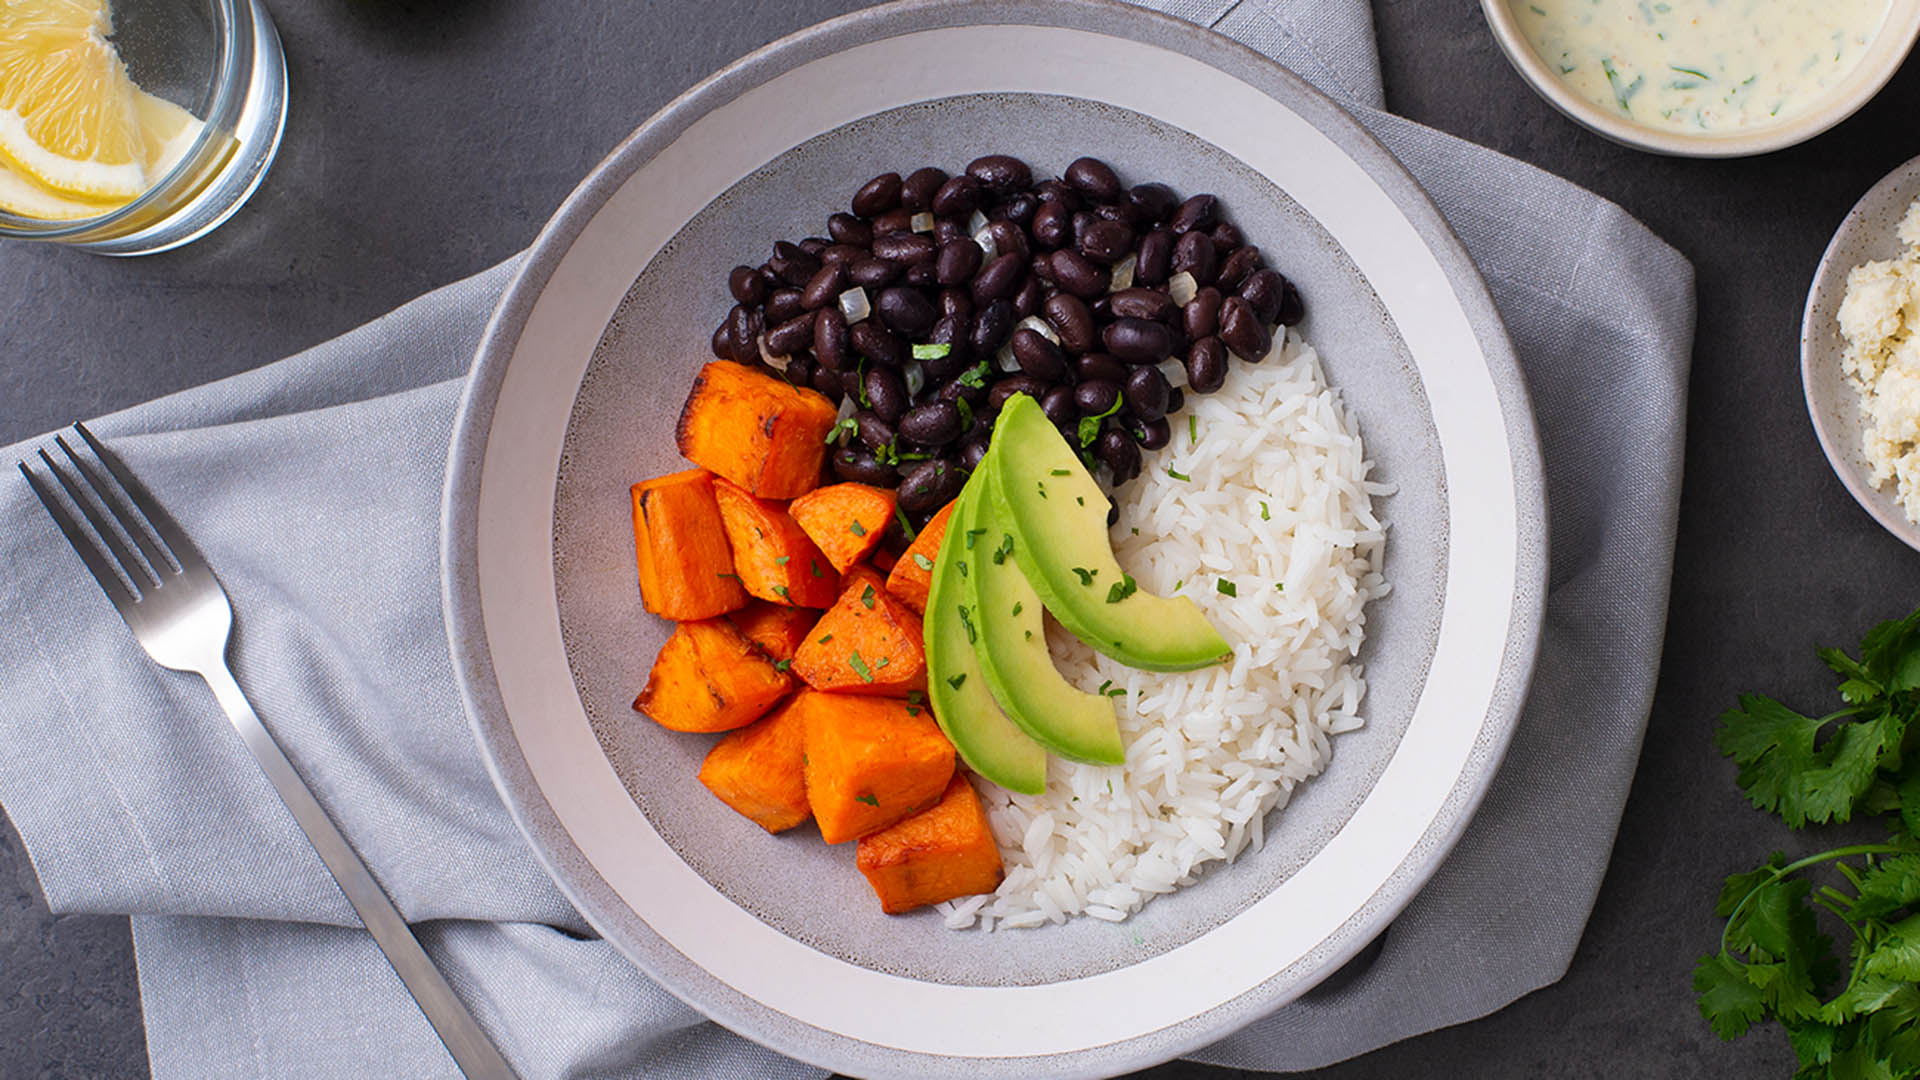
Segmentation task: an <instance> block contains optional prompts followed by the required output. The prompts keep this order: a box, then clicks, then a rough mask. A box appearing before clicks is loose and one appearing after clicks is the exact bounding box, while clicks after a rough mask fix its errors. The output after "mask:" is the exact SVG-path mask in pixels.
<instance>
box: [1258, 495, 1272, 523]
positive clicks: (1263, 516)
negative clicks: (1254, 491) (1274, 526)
mask: <svg viewBox="0 0 1920 1080" xmlns="http://www.w3.org/2000/svg"><path fill="white" fill-rule="evenodd" d="M1260 520H1261V521H1272V520H1273V511H1271V510H1268V509H1267V500H1265V499H1261V500H1260Z"/></svg>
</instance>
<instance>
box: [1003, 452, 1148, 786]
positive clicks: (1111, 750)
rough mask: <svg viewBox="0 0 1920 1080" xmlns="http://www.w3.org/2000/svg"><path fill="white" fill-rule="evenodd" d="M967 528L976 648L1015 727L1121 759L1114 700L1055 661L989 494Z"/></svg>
mask: <svg viewBox="0 0 1920 1080" xmlns="http://www.w3.org/2000/svg"><path fill="white" fill-rule="evenodd" d="M994 445H995V447H998V446H999V442H998V440H995V443H994ZM999 457H1000V454H999V451H998V450H997V449H994V450H989V451H987V456H986V458H985V459H984V460H982V461H981V462H980V468H979V469H978V470H977V471H976V472H975V473H974V477H975V479H974V483H975V484H977V485H978V486H980V487H981V488H982V490H983V492H985V491H991V490H992V485H993V483H994V477H995V476H996V475H997V474H998V470H999V469H1000V468H1001V467H1002V465H1003V464H1004V463H1003V462H1001V461H999V460H998V459H999ZM968 528H969V529H970V530H976V531H974V532H973V535H974V536H975V537H976V538H977V539H976V542H975V543H974V546H973V550H972V551H971V552H970V553H969V554H970V556H971V558H970V559H969V564H970V567H971V569H970V571H969V573H968V574H967V575H966V583H967V587H968V589H969V591H970V594H971V595H972V598H973V611H974V615H973V621H974V623H975V624H976V625H977V627H978V629H979V641H978V642H976V643H975V645H974V655H975V656H976V657H977V658H978V659H979V661H980V668H981V670H982V671H984V672H985V673H986V676H987V685H988V686H989V687H990V688H992V690H993V696H994V698H995V699H996V700H998V701H999V702H1000V705H1001V707H1002V708H1004V709H1005V710H1006V714H1007V715H1008V716H1009V717H1011V718H1012V719H1013V722H1014V723H1015V724H1018V725H1019V726H1020V730H1022V731H1024V732H1026V733H1027V734H1028V735H1030V736H1032V738H1033V740H1034V741H1035V742H1037V743H1039V744H1040V745H1042V746H1044V747H1046V748H1047V749H1049V750H1051V751H1053V752H1054V753H1056V754H1064V755H1065V756H1067V757H1070V758H1077V759H1079V760H1081V761H1091V762H1093V763H1095V764H1097V765H1119V764H1121V763H1123V762H1124V761H1126V759H1127V751H1126V747H1124V746H1122V745H1121V744H1120V724H1119V721H1118V720H1117V719H1115V717H1114V711H1113V699H1112V698H1109V697H1107V696H1105V695H1103V694H1089V693H1087V692H1086V691H1084V690H1081V689H1079V688H1078V687H1075V686H1074V685H1073V684H1072V683H1070V682H1068V681H1067V680H1066V679H1065V677H1063V676H1062V675H1061V674H1060V671H1059V669H1058V668H1055V667H1054V666H1053V657H1052V656H1051V655H1050V654H1049V653H1048V652H1047V632H1046V626H1045V625H1044V624H1043V623H1042V622H1041V621H1040V614H1041V610H1042V609H1041V605H1040V595H1039V594H1038V593H1036V592H1035V591H1034V588H1033V586H1032V585H1031V584H1029V583H1028V582H1027V575H1026V574H1025V573H1024V572H1022V570H1021V568H1020V564H1019V563H1018V562H1016V561H1015V554H1014V553H1015V550H1016V549H1017V548H1018V546H1019V541H1018V540H1017V539H1016V538H1015V537H1014V535H1013V532H1012V529H1011V527H1010V526H1009V525H1008V524H1007V523H1006V522H1005V521H1004V520H1003V519H1002V518H1001V516H1000V515H999V514H998V513H996V512H995V507H994V504H993V500H992V499H991V498H981V499H978V500H977V501H976V504H975V505H974V507H973V512H972V513H971V514H970V515H969V524H968ZM977 530H985V531H984V532H981V531H977Z"/></svg>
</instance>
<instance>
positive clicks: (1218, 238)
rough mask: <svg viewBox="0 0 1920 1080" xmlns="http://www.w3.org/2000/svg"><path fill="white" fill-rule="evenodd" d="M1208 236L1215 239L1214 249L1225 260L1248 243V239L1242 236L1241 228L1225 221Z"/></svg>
mask: <svg viewBox="0 0 1920 1080" xmlns="http://www.w3.org/2000/svg"><path fill="white" fill-rule="evenodd" d="M1207 235H1209V236H1211V237H1213V249H1214V250H1215V251H1218V252H1219V253H1220V257H1221V258H1223V259H1224V258H1226V257H1227V255H1228V254H1229V253H1231V252H1233V251H1236V250H1238V249H1239V247H1240V245H1242V244H1244V243H1246V242H1247V238H1246V237H1244V236H1241V235H1240V229H1239V227H1238V226H1236V225H1235V224H1234V223H1233V222H1231V221H1223V222H1221V223H1220V224H1218V225H1215V226H1214V227H1213V231H1212V232H1211V233H1209V234H1207Z"/></svg>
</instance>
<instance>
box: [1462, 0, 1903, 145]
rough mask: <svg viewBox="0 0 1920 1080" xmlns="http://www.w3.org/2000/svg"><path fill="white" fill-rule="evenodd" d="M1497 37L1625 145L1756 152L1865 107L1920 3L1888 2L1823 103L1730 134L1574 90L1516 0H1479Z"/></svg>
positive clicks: (1538, 81)
mask: <svg viewBox="0 0 1920 1080" xmlns="http://www.w3.org/2000/svg"><path fill="white" fill-rule="evenodd" d="M1480 10H1481V11H1482V12H1483V13H1484V14H1485V15H1486V19H1487V25H1488V27H1489V28H1490V29H1491V30H1492V31H1493V38H1494V40H1495V41H1496V42H1498V43H1499V45H1500V51H1501V52H1502V53H1504V54H1505V55H1506V58H1507V62H1508V63H1509V64H1511V65H1512V66H1513V69H1514V70H1515V71H1517V72H1519V73H1520V77H1521V78H1523V79H1525V80H1526V82H1527V85H1529V86H1531V87H1532V88H1533V91H1534V92H1535V93H1537V94H1539V95H1540V96H1541V97H1542V98H1544V99H1546V102H1547V104H1549V105H1552V106H1553V107H1554V108H1555V109H1558V110H1559V111H1560V112H1561V113H1562V114H1563V115H1565V116H1566V117H1567V118H1568V119H1570V120H1572V121H1574V122H1575V123H1577V124H1579V125H1580V126H1582V127H1584V128H1586V129H1588V130H1589V131H1592V132H1594V133H1595V134H1597V135H1600V136H1603V137H1605V138H1607V139H1610V140H1612V141H1614V142H1617V143H1620V144H1621V145H1623V146H1630V147H1633V148H1634V149H1636V150H1646V151H1649V152H1652V153H1656V154H1665V155H1668V156H1671V157H1699V158H1728V157H1751V156H1753V155H1756V154H1767V153H1771V152H1773V151H1775V150H1784V149H1786V148H1787V147H1789V146H1796V145H1798V144H1800V143H1803V142H1805V141H1807V140H1808V139H1811V138H1813V137H1814V136H1816V135H1820V134H1822V133H1823V132H1825V131H1827V130H1828V129H1830V128H1832V127H1834V126H1836V125H1838V124H1839V123H1840V122H1841V121H1843V120H1845V119H1847V118H1848V117H1850V116H1852V115H1853V114H1854V113H1856V112H1858V111H1859V110H1860V109H1861V108H1862V107H1863V106H1865V105H1866V103H1867V102H1868V101H1871V100H1872V99H1873V98H1874V96H1875V95H1877V94H1878V93H1880V91H1881V89H1882V88H1884V87H1885V86H1886V85H1887V83H1888V81H1890V80H1891V79H1892V78H1893V77H1894V75H1895V74H1897V73H1898V72H1899V71H1900V67H1901V65H1902V64H1904V63H1905V62H1906V59H1907V54H1908V53H1909V52H1911V51H1912V50H1913V47H1914V43H1915V42H1916V41H1920V3H1915V2H1913V0H1888V5H1887V13H1886V15H1885V17H1884V18H1883V19H1882V21H1881V23H1880V29H1879V30H1877V31H1875V33H1874V38H1873V41H1872V42H1871V43H1870V44H1869V45H1868V46H1867V52H1866V54H1865V55H1864V56H1862V57H1861V58H1860V63H1859V65H1858V66H1857V67H1855V68H1854V70H1853V71H1852V72H1851V73H1850V74H1849V75H1848V76H1847V78H1846V80H1845V81H1844V82H1842V83H1841V85H1840V86H1839V87H1837V88H1836V89H1835V91H1834V92H1833V93H1832V94H1831V95H1830V96H1829V97H1827V98H1825V99H1823V102H1824V103H1823V104H1821V105H1819V106H1818V107H1816V108H1813V109H1809V110H1808V111H1806V112H1804V113H1801V114H1800V115H1799V116H1796V117H1793V118H1790V119H1787V120H1783V121H1781V122H1780V123H1777V124H1768V125H1766V126H1765V127H1762V128H1758V129H1755V130H1752V131H1748V132H1744V133H1739V134H1729V135H1686V134H1681V133H1679V132H1671V131H1661V130H1659V129H1657V128H1651V127H1646V126H1644V125H1641V124H1636V123H1633V122H1631V121H1627V120H1622V119H1621V118H1619V117H1617V116H1615V115H1613V114H1612V113H1610V112H1608V111H1607V110H1605V109H1602V108H1600V107H1599V106H1597V105H1595V104H1593V103H1592V102H1590V101H1588V100H1587V99H1585V98H1583V97H1581V96H1580V95H1578V94H1575V93H1574V92H1573V91H1572V90H1571V89H1569V88H1568V87H1567V84H1566V83H1564V82H1562V81H1561V80H1560V79H1559V78H1558V77H1556V76H1555V75H1554V74H1553V72H1551V71H1549V70H1547V65H1546V63H1545V62H1544V61H1542V60H1541V59H1540V57H1539V54H1537V53H1535V52H1534V51H1533V46H1532V45H1531V44H1529V43H1528V42H1527V38H1526V35H1525V34H1523V33H1521V31H1520V27H1519V23H1518V22H1517V20H1515V18H1514V15H1513V8H1512V6H1511V3H1510V0H1480Z"/></svg>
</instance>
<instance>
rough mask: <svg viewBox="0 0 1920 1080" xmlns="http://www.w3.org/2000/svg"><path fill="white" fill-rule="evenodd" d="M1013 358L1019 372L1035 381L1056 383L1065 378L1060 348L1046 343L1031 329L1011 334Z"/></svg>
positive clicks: (1065, 373)
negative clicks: (1024, 373) (1018, 367)
mask: <svg viewBox="0 0 1920 1080" xmlns="http://www.w3.org/2000/svg"><path fill="white" fill-rule="evenodd" d="M1012 345H1013V358H1014V359H1015V360H1018V361H1020V370H1021V371H1024V372H1026V373H1027V374H1029V375H1031V376H1033V377H1034V378H1036V379H1043V380H1045V381H1047V382H1058V381H1060V380H1061V379H1064V378H1066V377H1067V358H1066V357H1065V356H1063V355H1062V354H1061V352H1060V346H1058V345H1055V344H1054V343H1053V342H1051V341H1048V340H1047V339H1046V337H1045V335H1043V334H1041V333H1040V331H1038V330H1034V329H1032V328H1022V329H1019V330H1015V331H1014V332H1013V341H1012Z"/></svg>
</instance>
